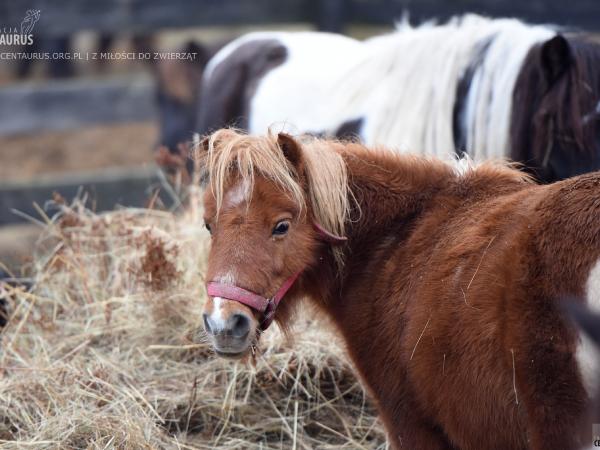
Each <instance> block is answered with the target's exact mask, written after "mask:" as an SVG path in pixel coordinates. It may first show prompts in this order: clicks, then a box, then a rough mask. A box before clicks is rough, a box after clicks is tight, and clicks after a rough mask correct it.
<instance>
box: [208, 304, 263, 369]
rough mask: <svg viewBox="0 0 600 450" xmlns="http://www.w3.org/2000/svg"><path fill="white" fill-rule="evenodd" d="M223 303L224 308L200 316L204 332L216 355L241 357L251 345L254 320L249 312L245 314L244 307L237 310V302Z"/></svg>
mask: <svg viewBox="0 0 600 450" xmlns="http://www.w3.org/2000/svg"><path fill="white" fill-rule="evenodd" d="M221 301H222V302H223V300H221ZM225 302H226V303H227V307H226V308H215V309H213V311H212V312H210V311H207V312H205V313H204V314H203V315H202V319H203V320H204V330H205V331H206V334H207V335H208V336H209V337H210V339H211V341H212V344H213V348H214V350H215V352H216V353H217V354H218V355H220V356H225V357H230V358H236V357H241V356H243V355H244V354H246V352H247V351H248V350H249V348H250V346H251V344H252V341H253V336H254V335H255V330H256V320H255V319H254V317H253V316H252V312H251V311H248V312H246V311H245V310H244V309H245V307H242V308H238V307H237V302H231V303H229V301H225ZM221 306H222V305H221Z"/></svg>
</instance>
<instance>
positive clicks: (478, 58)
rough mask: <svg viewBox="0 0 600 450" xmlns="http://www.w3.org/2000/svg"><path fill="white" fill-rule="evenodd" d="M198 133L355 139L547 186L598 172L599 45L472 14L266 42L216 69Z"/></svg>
mask: <svg viewBox="0 0 600 450" xmlns="http://www.w3.org/2000/svg"><path fill="white" fill-rule="evenodd" d="M202 91H203V93H204V96H203V98H202V102H201V103H200V106H199V109H200V111H199V113H198V124H197V130H196V131H198V132H199V133H200V134H206V133H208V132H210V131H214V130H216V129H218V128H221V127H224V126H228V125H229V126H231V125H234V126H237V127H239V128H242V129H245V130H248V131H249V132H251V133H259V134H260V133H266V132H267V130H268V129H269V127H270V126H271V125H272V124H273V123H279V124H282V128H283V130H284V131H285V130H288V131H291V132H293V133H313V134H317V135H323V136H335V137H347V136H349V135H357V136H358V137H360V139H361V141H362V142H363V143H365V144H368V145H385V146H387V147H390V148H394V149H397V150H399V151H409V152H421V153H424V154H434V155H436V156H438V157H447V155H449V154H454V153H459V154H461V153H462V152H464V151H466V152H467V153H468V154H469V155H470V156H471V158H472V159H474V160H475V161H480V160H484V159H488V158H490V157H496V158H497V157H508V158H510V159H512V160H515V161H519V162H522V163H523V164H524V165H525V166H526V167H529V168H530V170H531V171H532V172H533V173H534V174H535V175H536V176H538V177H539V178H540V179H541V180H544V181H554V180H557V179H563V178H567V177H569V176H573V175H576V174H580V173H584V172H589V171H593V170H597V169H599V168H600V44H599V43H597V42H592V41H591V40H590V39H589V37H588V35H586V34H584V33H577V34H565V35H562V34H560V33H559V32H558V31H557V29H556V28H555V27H549V26H531V25H527V24H524V23H522V22H520V21H518V20H515V19H488V18H484V17H480V16H476V15H467V16H464V17H458V18H455V19H453V20H450V21H449V22H448V23H446V24H444V25H432V24H426V25H422V26H420V27H417V28H412V27H411V26H409V25H407V24H404V25H401V26H399V28H398V30H397V31H395V32H393V33H390V34H387V35H383V36H378V37H375V38H371V39H368V40H366V41H363V42H361V41H357V40H355V39H352V38H349V37H344V36H340V35H335V34H328V33H316V32H301V33H292V32H261V33H251V34H248V35H246V36H243V37H241V38H239V39H236V40H235V41H233V42H231V43H230V44H228V45H227V46H225V47H224V48H223V49H222V50H221V51H220V52H218V53H217V54H216V55H215V56H214V57H213V58H212V59H211V61H210V62H209V64H208V65H207V69H206V72H205V74H204V83H203V88H202Z"/></svg>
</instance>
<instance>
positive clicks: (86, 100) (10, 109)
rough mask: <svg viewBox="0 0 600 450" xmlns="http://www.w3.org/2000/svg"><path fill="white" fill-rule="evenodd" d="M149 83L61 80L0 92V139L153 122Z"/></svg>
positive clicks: (147, 79) (138, 80)
mask: <svg viewBox="0 0 600 450" xmlns="http://www.w3.org/2000/svg"><path fill="white" fill-rule="evenodd" d="M154 100H155V99H154V88H153V83H152V80H151V79H150V78H149V77H147V78H146V77H138V78H135V79H111V80H64V81H52V82H47V83H44V84H34V83H26V84H19V85H12V86H7V87H4V88H0V135H7V134H12V133H22V132H33V131H44V130H64V129H69V128H78V127H80V126H85V125H89V124H98V123H111V122H122V121H130V122H136V121H145V120H150V119H154V118H155V117H156V105H155V103H154Z"/></svg>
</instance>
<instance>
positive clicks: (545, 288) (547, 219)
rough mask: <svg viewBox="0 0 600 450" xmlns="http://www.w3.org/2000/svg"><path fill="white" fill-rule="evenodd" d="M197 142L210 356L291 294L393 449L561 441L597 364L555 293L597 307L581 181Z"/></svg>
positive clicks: (577, 420) (598, 186) (579, 416)
mask: <svg viewBox="0 0 600 450" xmlns="http://www.w3.org/2000/svg"><path fill="white" fill-rule="evenodd" d="M201 147H202V148H201V150H200V152H201V157H202V165H203V167H205V169H206V171H207V174H208V180H209V181H208V187H207V189H206V191H205V197H204V202H205V205H204V206H205V221H206V225H207V228H208V229H209V231H210V232H211V235H212V245H211V250H210V254H209V259H208V269H207V274H206V277H207V278H206V279H207V280H208V283H207V290H208V293H209V299H208V300H207V302H206V305H205V309H204V321H205V327H206V330H207V332H208V334H209V336H210V338H211V340H212V343H213V345H214V349H215V351H216V352H217V353H219V354H221V355H224V356H228V357H242V356H244V355H246V354H247V353H248V352H249V351H251V349H252V348H253V346H254V345H255V344H256V343H257V341H258V339H259V337H260V334H261V331H262V330H264V329H266V327H268V325H269V324H270V321H271V319H272V318H273V316H274V318H275V320H276V321H278V322H279V323H280V325H282V326H284V327H285V326H286V325H288V324H289V321H290V319H291V317H292V313H293V311H294V307H295V306H296V305H297V304H298V301H299V300H300V299H302V298H307V299H308V300H309V301H311V302H312V303H314V304H315V305H316V306H317V307H318V310H319V311H321V312H322V313H323V314H324V315H326V316H329V317H330V318H331V320H332V321H333V323H335V325H336V326H337V328H338V330H339V332H340V333H341V334H342V336H343V338H344V339H345V342H346V345H347V348H348V352H349V355H350V357H351V359H352V361H353V362H354V364H355V366H356V368H357V370H358V373H359V374H360V377H361V379H362V380H363V382H364V384H365V385H366V386H367V387H368V389H369V390H370V392H371V394H372V396H373V398H374V399H375V401H376V403H377V405H378V408H379V411H380V413H381V417H382V420H383V422H384V423H385V426H386V428H387V430H388V434H389V440H390V442H391V443H392V445H393V447H394V448H397V449H400V448H407V449H424V450H435V449H465V450H467V449H472V450H479V449H502V450H507V449H526V448H531V449H535V450H542V449H544V450H545V449H549V448H551V449H561V450H568V449H575V448H578V446H579V445H580V444H581V441H582V438H581V437H579V434H578V430H579V428H580V426H581V424H582V423H585V421H587V420H588V418H587V416H586V411H587V404H588V401H589V400H588V399H589V398H590V396H593V395H594V390H595V389H596V387H597V386H598V380H597V375H596V373H597V372H596V369H597V368H598V361H597V358H596V352H595V351H591V349H589V348H588V347H587V346H586V345H584V343H583V342H582V341H581V340H580V336H579V334H578V332H577V331H576V330H575V328H574V327H573V326H572V325H571V324H570V323H568V322H567V321H566V320H565V319H564V317H563V314H562V312H561V309H560V308H559V305H558V303H559V302H558V300H559V299H562V298H565V297H567V296H571V297H575V298H583V299H586V301H587V302H588V303H590V304H594V303H595V302H596V303H595V304H596V305H597V304H598V303H597V302H599V301H600V265H599V264H598V260H599V258H600V220H599V218H600V175H599V174H590V175H584V176H580V177H577V178H573V179H570V180H566V181H562V182H558V183H555V184H551V185H545V186H538V185H535V184H533V183H532V182H531V181H530V180H528V179H527V178H526V177H525V176H524V175H523V174H522V173H521V172H519V171H516V170H513V169H510V168H507V167H504V166H497V165H491V164H485V165H481V166H478V167H470V168H466V169H463V170H460V171H459V170H456V169H455V168H454V167H453V166H451V165H448V164H446V163H443V162H440V161H438V160H435V159H426V158H422V157H417V156H410V155H399V154H396V153H392V152H389V151H385V150H381V149H371V150H370V149H367V148H365V147H363V146H361V145H359V144H341V143H336V142H327V141H319V140H302V141H300V140H297V139H294V138H292V137H290V136H288V135H284V134H280V135H278V136H272V135H269V136H265V137H252V136H246V135H243V134H238V133H237V132H235V131H231V130H221V131H219V132H217V133H215V134H213V135H212V136H211V137H210V138H209V139H207V140H205V141H204V142H203V144H202V146H201ZM588 430H590V435H591V426H590V427H589V428H588ZM589 438H590V439H591V436H589ZM585 439H587V437H586V438H585ZM589 442H591V441H589Z"/></svg>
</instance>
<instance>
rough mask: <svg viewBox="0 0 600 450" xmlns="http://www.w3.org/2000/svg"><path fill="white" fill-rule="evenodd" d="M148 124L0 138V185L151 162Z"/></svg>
mask: <svg viewBox="0 0 600 450" xmlns="http://www.w3.org/2000/svg"><path fill="white" fill-rule="evenodd" d="M157 139H158V135H157V128H156V126H155V125H154V124H152V123H140V124H126V125H110V126H94V127H89V128H83V129H79V130H73V131H60V132H48V133H40V134H35V135H21V136H9V137H2V138H0V182H3V181H7V180H15V179H24V178H30V177H35V176H39V175H46V174H53V173H59V172H74V171H79V170H90V169H103V168H107V167H117V166H119V167H123V166H137V165H143V164H146V163H152V162H153V153H152V149H153V146H154V144H155V143H156V141H157Z"/></svg>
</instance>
